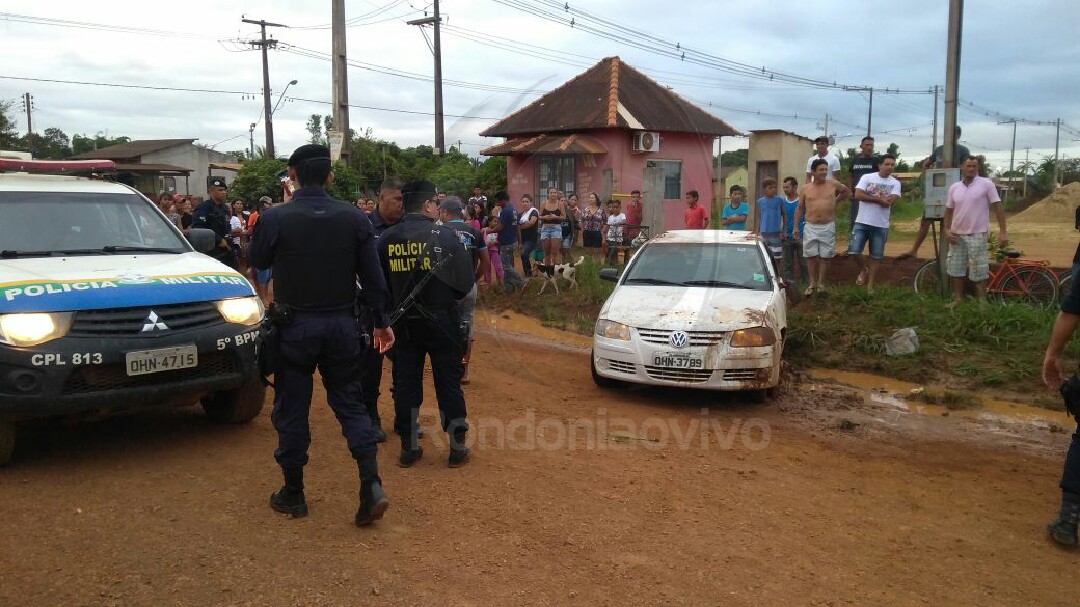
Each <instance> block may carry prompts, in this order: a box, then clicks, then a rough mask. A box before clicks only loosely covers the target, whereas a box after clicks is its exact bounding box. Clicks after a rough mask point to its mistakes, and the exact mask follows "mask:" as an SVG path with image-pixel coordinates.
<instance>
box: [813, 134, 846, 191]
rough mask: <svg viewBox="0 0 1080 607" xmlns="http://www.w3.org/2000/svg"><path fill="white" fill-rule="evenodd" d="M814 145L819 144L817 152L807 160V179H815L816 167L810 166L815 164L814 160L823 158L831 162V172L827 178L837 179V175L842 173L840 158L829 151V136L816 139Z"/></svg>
mask: <svg viewBox="0 0 1080 607" xmlns="http://www.w3.org/2000/svg"><path fill="white" fill-rule="evenodd" d="M814 145H815V146H817V153H816V154H814V155H813V156H811V157H810V160H807V161H806V181H805V183H810V182H812V181H813V179H812V177H813V173H814V169H812V168H810V165H812V164H814V161H815V160H817V159H818V158H821V159H822V160H824V161H825V162H828V163H829V174H828V175H826V176H825V178H826V179H836V175H837V174H839V173H840V159H839V158H837V157H836V154H833V153H832V152H830V151H829V138H828V137H826V136H825V135H822V136H820V137H818V138H817V139H815V140H814Z"/></svg>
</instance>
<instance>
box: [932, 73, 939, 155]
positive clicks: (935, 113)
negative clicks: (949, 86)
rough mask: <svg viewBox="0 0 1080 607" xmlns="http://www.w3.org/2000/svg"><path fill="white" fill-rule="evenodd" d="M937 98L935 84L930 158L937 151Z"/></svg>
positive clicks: (935, 86) (936, 86)
mask: <svg viewBox="0 0 1080 607" xmlns="http://www.w3.org/2000/svg"><path fill="white" fill-rule="evenodd" d="M937 96H938V85H936V84H935V85H934V135H933V137H934V142H933V143H932V144H930V155H931V156H933V155H934V150H936V149H937V98H938V97H937Z"/></svg>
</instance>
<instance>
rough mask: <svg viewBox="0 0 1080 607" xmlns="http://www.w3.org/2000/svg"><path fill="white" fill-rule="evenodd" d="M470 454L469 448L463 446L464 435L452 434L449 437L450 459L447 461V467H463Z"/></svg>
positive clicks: (462, 433)
mask: <svg viewBox="0 0 1080 607" xmlns="http://www.w3.org/2000/svg"><path fill="white" fill-rule="evenodd" d="M470 453H471V452H470V451H469V448H468V447H466V446H465V433H464V432H457V433H454V434H453V436H451V437H450V457H449V458H448V459H447V465H449V466H450V467H451V468H460V467H461V466H464V465H465V462H467V461H469V455H470Z"/></svg>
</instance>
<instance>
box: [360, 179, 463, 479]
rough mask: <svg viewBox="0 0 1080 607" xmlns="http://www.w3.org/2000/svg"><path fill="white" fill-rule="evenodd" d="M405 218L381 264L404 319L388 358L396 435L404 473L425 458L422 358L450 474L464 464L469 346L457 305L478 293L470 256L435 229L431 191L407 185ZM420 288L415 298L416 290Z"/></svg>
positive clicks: (384, 248) (384, 245)
mask: <svg viewBox="0 0 1080 607" xmlns="http://www.w3.org/2000/svg"><path fill="white" fill-rule="evenodd" d="M402 199H403V207H404V211H405V215H404V217H402V219H401V221H400V222H398V223H397V224H396V225H394V226H393V227H391V228H389V229H387V230H386V232H384V233H383V235H382V236H380V237H379V257H380V258H381V262H382V266H383V271H384V272H385V273H386V276H387V282H388V283H389V284H390V291H391V293H392V295H393V300H394V302H395V306H396V308H397V310H398V312H400V313H401V318H400V320H399V321H398V322H397V324H396V326H395V330H396V331H397V333H398V342H397V345H396V346H394V350H393V352H391V358H392V360H393V362H394V367H393V374H392V376H393V382H394V383H393V386H394V387H393V394H394V431H395V432H396V433H397V434H398V436H399V437H401V456H400V458H399V460H398V463H399V465H401V466H402V467H405V468H407V467H409V466H412V465H413V464H414V463H416V461H417V460H418V459H420V457H421V456H422V455H423V450H422V449H421V448H420V445H419V437H418V435H417V423H416V420H417V416H418V415H419V411H420V404H421V403H422V402H423V400H424V391H423V390H424V389H423V379H424V358H425V357H428V356H429V357H431V373H432V376H433V377H434V381H435V397H436V399H437V400H438V403H439V418H440V422H441V425H442V429H443V431H444V432H446V433H447V434H448V435H449V439H450V454H449V458H448V463H449V465H450V467H451V468H456V467H458V466H461V465H463V464H464V463H465V462H466V461H468V459H469V449H468V447H466V446H465V439H466V434H467V433H468V430H469V426H468V423H467V422H466V421H465V395H464V394H463V393H462V391H461V376H462V373H463V372H464V368H463V367H462V364H461V359H462V356H463V355H464V354H465V348H466V343H467V340H468V327H467V326H463V324H462V322H461V317H460V311H459V307H458V302H459V301H460V300H461V299H462V298H464V297H465V296H466V295H467V294H468V293H469V291H470V290H472V288H473V286H474V285H475V279H474V276H473V265H472V256H471V254H470V253H469V251H467V250H466V249H465V247H463V246H462V244H461V241H460V240H458V237H457V234H456V233H455V231H454V229H453V228H452V227H448V226H439V225H436V224H435V216H436V213H437V206H436V202H435V200H436V192H435V184H433V183H431V182H430V181H410V182H409V183H407V184H405V187H404V188H403V190H402ZM418 287H419V290H417V289H418Z"/></svg>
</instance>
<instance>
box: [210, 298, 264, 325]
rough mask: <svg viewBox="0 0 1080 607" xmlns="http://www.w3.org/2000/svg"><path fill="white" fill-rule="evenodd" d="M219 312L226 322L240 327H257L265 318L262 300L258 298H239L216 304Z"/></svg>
mask: <svg viewBox="0 0 1080 607" xmlns="http://www.w3.org/2000/svg"><path fill="white" fill-rule="evenodd" d="M215 305H217V309H218V312H220V313H221V317H222V318H224V319H225V322H231V323H235V324H238V325H257V324H259V322H261V321H262V318H263V305H262V300H261V299H259V298H258V297H238V298H236V299H222V300H221V301H218V302H216V304H215Z"/></svg>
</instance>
